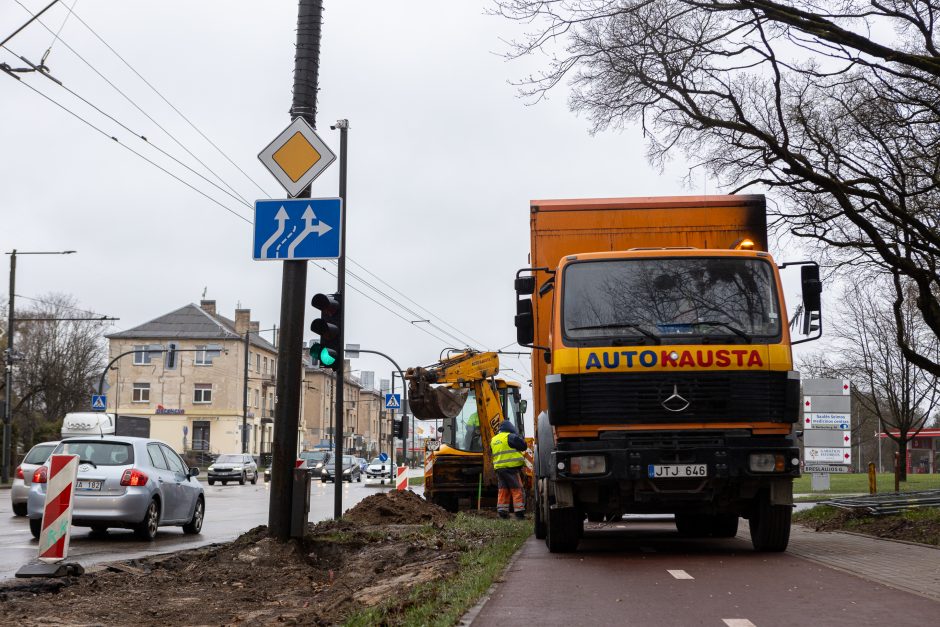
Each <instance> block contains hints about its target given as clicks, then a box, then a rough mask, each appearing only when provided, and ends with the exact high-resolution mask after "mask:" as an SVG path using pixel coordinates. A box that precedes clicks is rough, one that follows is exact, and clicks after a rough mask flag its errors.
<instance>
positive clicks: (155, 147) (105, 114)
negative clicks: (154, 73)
mask: <svg viewBox="0 0 940 627" xmlns="http://www.w3.org/2000/svg"><path fill="white" fill-rule="evenodd" d="M3 48H4V49H5V50H6V51H7V52H9V53H10V54H12V55H14V56H18V55H17V54H16V53H15V52H13V51H12V50H10V49H9V48H7V47H6V46H3ZM20 59H23V57H20ZM38 73H39V74H41V75H43V76H45V77H46V78H48V79H50V80H52V82H53V83H55V84H56V85H58V86H59V87H61V88H62V89H64V90H65V91H67V92H68V93H69V94H71V95H72V96H74V97H75V98H78V99H79V100H80V101H82V102H83V103H85V104H86V105H88V106H89V107H91V108H92V109H94V110H95V111H97V112H98V113H100V114H101V115H103V116H104V117H106V118H108V119H109V120H111V121H112V122H114V123H115V124H117V125H118V126H120V127H121V128H123V129H124V130H125V131H127V132H128V133H130V134H131V135H133V136H134V137H136V138H137V139H139V140H141V141H143V142H144V143H146V144H147V145H148V146H151V147H152V148H153V149H154V150H156V151H157V152H159V153H160V154H162V155H163V156H165V157H167V158H169V159H171V160H172V161H174V162H175V163H176V164H178V165H179V166H181V167H183V168H186V169H187V170H189V171H190V172H192V173H193V174H194V175H196V176H198V177H199V178H201V179H202V180H204V181H205V182H206V183H208V184H209V185H211V186H213V187H215V188H216V189H217V190H219V191H220V192H222V193H223V194H225V195H226V196H228V197H230V198H231V199H232V200H234V201H236V202H239V203H241V204H243V205H245V206H246V207H248V208H249V209H251V208H252V206H251V205H250V204H248V202H246V201H245V200H244V199H243V198H242V197H240V196H235V195H234V194H232V193H231V192H229V191H228V190H227V189H224V188H223V187H222V186H220V185H219V184H218V183H216V182H215V181H213V180H211V179H209V178H208V177H207V176H205V175H204V174H202V173H201V172H197V171H196V170H195V169H193V168H192V167H190V166H189V164H186V163H183V162H182V161H180V160H179V159H177V158H176V157H175V156H173V155H172V154H170V153H169V152H167V151H166V150H164V149H163V148H160V146H158V145H157V144H155V143H153V142H152V141H150V140H149V139H147V138H146V137H145V136H144V135H142V134H140V133H138V132H137V131H135V130H134V129H132V128H130V127H129V126H127V125H126V124H124V123H123V122H121V121H120V120H118V119H117V118H116V117H114V116H113V115H111V114H110V113H108V112H107V111H104V110H103V109H101V107H99V106H98V105H96V104H95V103H93V102H91V101H90V100H88V99H87V98H85V97H84V96H82V95H81V94H79V93H77V92H75V91H74V90H73V89H71V88H69V87H66V86H65V84H64V83H62V82H60V81H58V80H56V79H54V78H53V77H51V76H50V75H48V74H46V73H45V72H42V71H39V72H38ZM226 187H229V188H231V187H230V186H226Z"/></svg>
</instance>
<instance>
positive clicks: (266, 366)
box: [264, 357, 268, 374]
mask: <svg viewBox="0 0 940 627" xmlns="http://www.w3.org/2000/svg"><path fill="white" fill-rule="evenodd" d="M264 374H268V358H267V357H265V358H264Z"/></svg>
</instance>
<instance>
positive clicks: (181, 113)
mask: <svg viewBox="0 0 940 627" xmlns="http://www.w3.org/2000/svg"><path fill="white" fill-rule="evenodd" d="M66 8H68V7H66ZM74 8H75V6H74V5H73V6H72V9H74ZM72 9H69V12H70V13H71V14H72V15H73V16H74V17H75V19H76V20H78V21H79V22H80V23H81V24H82V26H84V27H85V28H87V29H88V30H89V32H91V34H92V35H94V36H95V38H96V39H97V40H98V41H100V42H101V43H102V45H104V47H105V48H107V49H108V50H110V51H111V53H112V54H114V56H116V57H117V58H118V59H120V61H121V63H123V64H124V65H126V66H127V68H128V69H129V70H130V71H131V72H133V73H134V74H135V75H136V76H137V78H139V79H140V80H141V81H142V82H143V83H144V85H146V86H147V87H149V88H150V89H151V90H152V91H153V93H155V94H156V95H157V96H158V97H159V98H160V100H162V101H163V102H165V103H166V104H167V106H168V107H170V108H171V109H173V111H175V112H176V114H177V115H178V116H180V117H181V118H182V119H183V120H184V121H185V122H186V123H187V124H189V126H190V127H192V129H193V130H194V131H196V132H197V133H198V134H199V136H200V137H202V138H203V139H205V140H206V142H208V143H209V145H210V146H212V147H213V148H215V149H216V151H217V152H218V153H219V154H220V155H222V157H223V158H225V160H226V161H228V162H229V163H230V164H232V166H233V167H234V168H235V169H236V170H238V171H239V172H241V174H242V175H243V176H244V177H245V178H246V179H248V180H249V181H251V183H252V184H254V186H255V187H257V188H258V190H259V191H260V192H261V193H262V194H264V195H265V196H267V197H269V198H270V197H271V194H270V193H269V192H267V191H266V190H265V189H264V188H263V187H261V185H259V184H258V182H257V181H255V180H254V179H253V178H251V176H250V175H249V174H248V173H247V172H245V171H244V170H243V169H241V168H240V167H239V166H238V164H237V163H235V161H233V160H232V158H231V157H229V156H228V155H227V154H226V153H225V152H224V151H223V150H222V149H221V148H219V147H218V146H217V145H216V143H215V142H213V141H212V140H211V139H209V137H208V136H207V135H206V134H205V133H203V132H202V130H200V128H199V127H198V126H196V125H195V124H194V123H193V122H192V121H191V120H190V119H189V118H188V117H186V116H185V115H184V114H183V112H182V111H180V110H179V109H178V108H177V107H176V105H174V104H173V103H172V102H170V101H169V100H168V99H167V98H166V96H164V95H163V94H162V93H161V92H160V90H158V89H157V88H156V87H154V86H153V85H152V84H151V83H150V81H148V80H147V79H146V78H144V77H143V75H142V74H141V73H140V72H138V71H137V69H136V68H135V67H134V66H133V65H131V64H130V63H129V62H128V61H127V60H126V59H125V58H124V57H123V56H121V54H120V53H119V52H118V51H117V50H115V49H114V48H112V47H111V44H109V43H108V42H106V41H105V40H104V38H103V37H102V36H101V35H99V34H98V33H97V31H95V29H94V28H92V27H91V26H90V25H89V24H88V23H87V22H85V20H83V19H82V18H81V16H79V15H78V13H76V12H75V11H74V10H72Z"/></svg>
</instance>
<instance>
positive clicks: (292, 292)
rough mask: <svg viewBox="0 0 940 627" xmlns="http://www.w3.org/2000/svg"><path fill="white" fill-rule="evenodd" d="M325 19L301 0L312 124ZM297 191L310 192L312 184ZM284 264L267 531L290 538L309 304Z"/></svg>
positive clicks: (301, 102) (300, 108)
mask: <svg viewBox="0 0 940 627" xmlns="http://www.w3.org/2000/svg"><path fill="white" fill-rule="evenodd" d="M322 21H323V2H322V0H300V3H299V8H298V14H297V50H296V53H295V56H294V98H293V102H292V104H291V111H290V113H291V119H293V118H294V117H297V116H300V117H302V118H304V120H305V121H306V122H307V123H308V124H310V126H311V127H313V128H316V115H317V83H318V79H319V65H320V27H321V23H322ZM299 196H300V197H302V198H309V197H310V190H309V188H308V189H306V190H304V191H303V192H301V194H300V195H299ZM283 264H284V268H283V273H282V275H281V323H280V327H281V330H280V334H279V337H278V352H277V385H276V388H275V389H276V394H277V398H276V401H275V405H274V442H273V460H272V472H271V503H270V506H269V508H268V533H270V534H271V535H272V536H274V537H275V538H278V539H281V540H287V539H288V538H289V537H290V533H291V505H292V494H293V492H294V476H293V468H294V460H296V458H297V426H298V423H299V412H300V393H301V380H302V378H303V361H302V353H301V351H303V335H304V313H305V311H306V307H307V303H306V300H307V296H306V290H307V262H306V261H285V262H283ZM340 360H342V357H340ZM340 363H342V361H340ZM340 398H342V396H340ZM341 477H342V474H340V475H339V476H338V477H337V485H338V484H339V483H340V481H341Z"/></svg>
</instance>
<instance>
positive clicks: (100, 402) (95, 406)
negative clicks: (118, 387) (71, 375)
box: [91, 394, 108, 411]
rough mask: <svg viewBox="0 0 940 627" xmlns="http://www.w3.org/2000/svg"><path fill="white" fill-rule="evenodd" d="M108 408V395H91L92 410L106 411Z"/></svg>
mask: <svg viewBox="0 0 940 627" xmlns="http://www.w3.org/2000/svg"><path fill="white" fill-rule="evenodd" d="M107 408H108V397H107V396H105V395H104V394H92V395H91V409H92V411H104V410H105V409H107Z"/></svg>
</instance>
